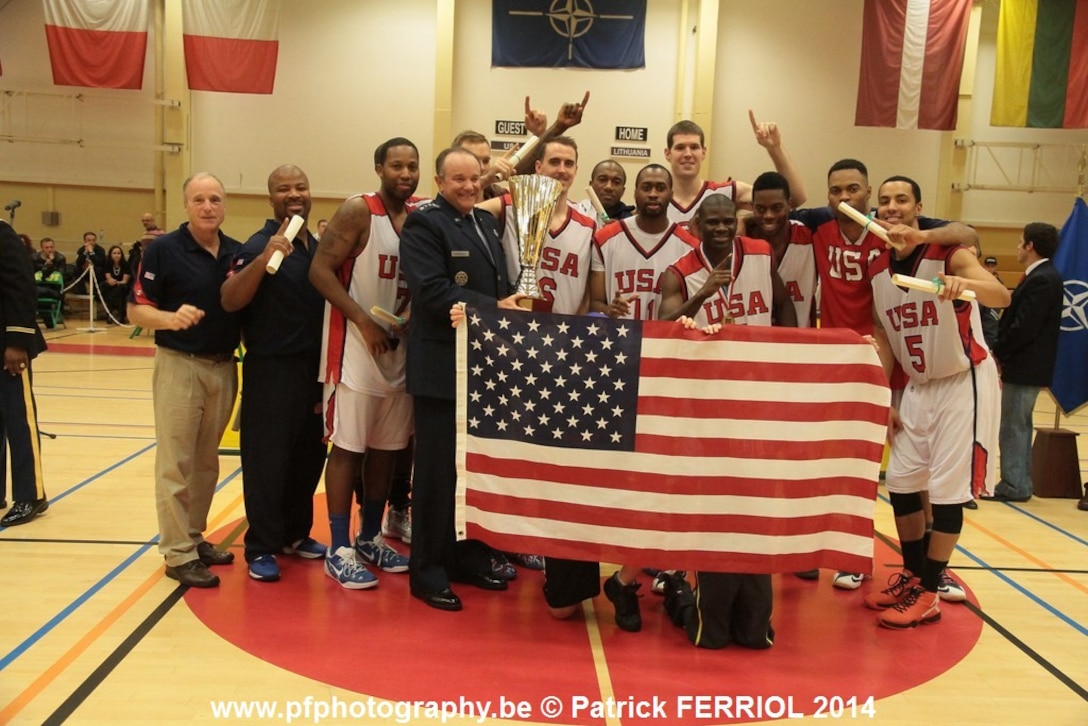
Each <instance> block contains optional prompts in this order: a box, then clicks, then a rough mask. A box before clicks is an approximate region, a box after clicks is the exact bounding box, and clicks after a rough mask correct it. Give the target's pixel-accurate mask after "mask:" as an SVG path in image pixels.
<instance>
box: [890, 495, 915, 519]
mask: <svg viewBox="0 0 1088 726" xmlns="http://www.w3.org/2000/svg"><path fill="white" fill-rule="evenodd" d="M888 499H890V500H891V503H892V511H893V512H894V513H895V516H897V517H906V516H907V515H909V514H914V513H915V512H920V511H922V493H921V492H911V493H910V494H897V493H895V492H888Z"/></svg>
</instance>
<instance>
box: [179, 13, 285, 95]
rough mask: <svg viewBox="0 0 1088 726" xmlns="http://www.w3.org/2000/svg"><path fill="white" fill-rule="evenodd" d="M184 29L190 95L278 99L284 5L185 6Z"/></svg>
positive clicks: (183, 14) (183, 15) (186, 69)
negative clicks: (250, 95)
mask: <svg viewBox="0 0 1088 726" xmlns="http://www.w3.org/2000/svg"><path fill="white" fill-rule="evenodd" d="M182 26H183V30H184V41H185V71H186V73H187V75H188V77H189V88H190V89H192V90H194V91H223V92H227V93H272V89H273V86H274V85H275V83H276V60H277V58H278V56H279V0H184V4H183V5H182Z"/></svg>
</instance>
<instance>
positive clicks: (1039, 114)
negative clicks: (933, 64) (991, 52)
mask: <svg viewBox="0 0 1088 726" xmlns="http://www.w3.org/2000/svg"><path fill="white" fill-rule="evenodd" d="M990 124H991V125H993V126H1029V127H1033V128H1051V129H1056V128H1066V129H1070V128H1088V0H1002V2H1001V16H1000V19H999V20H998V27H997V72H996V75H995V78H994V105H993V109H992V110H991V113H990Z"/></svg>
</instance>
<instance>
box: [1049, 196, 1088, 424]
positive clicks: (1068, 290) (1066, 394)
mask: <svg viewBox="0 0 1088 726" xmlns="http://www.w3.org/2000/svg"><path fill="white" fill-rule="evenodd" d="M1058 240H1059V241H1058V251H1057V253H1055V255H1054V267H1055V268H1057V270H1058V272H1060V273H1061V275H1062V280H1064V281H1065V299H1064V300H1063V302H1062V327H1061V332H1060V333H1059V334H1058V359H1057V363H1056V365H1055V366H1054V378H1053V379H1051V383H1050V392H1051V393H1053V394H1054V398H1055V399H1056V400H1057V401H1058V405H1059V406H1061V407H1062V410H1063V411H1065V413H1066V414H1071V413H1073V411H1074V410H1076V409H1078V408H1080V407H1081V406H1083V405H1084V404H1085V403H1088V363H1085V361H1088V205H1086V204H1085V203H1084V199H1083V198H1080V197H1078V198H1077V201H1076V203H1075V204H1074V205H1073V213H1072V214H1070V215H1069V219H1067V220H1066V221H1065V224H1064V225H1062V231H1061V234H1060V235H1059V237H1058Z"/></svg>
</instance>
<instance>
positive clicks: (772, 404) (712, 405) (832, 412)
mask: <svg viewBox="0 0 1088 726" xmlns="http://www.w3.org/2000/svg"><path fill="white" fill-rule="evenodd" d="M724 408H725V406H724V405H723V402H722V401H721V400H719V399H713V400H710V401H698V400H688V401H687V402H686V403H685V410H684V413H685V415H686V416H687V417H688V418H689V419H699V418H719V417H720V416H721V415H722V411H723V409H724ZM638 410H639V413H644V414H648V415H668V414H670V413H672V412H674V411H675V410H676V402H675V400H674V399H672V398H665V397H658V396H645V397H643V398H642V399H641V401H640V403H639V408H638ZM727 410H728V412H729V417H730V418H731V419H734V420H744V421H758V420H763V419H767V420H770V421H774V422H787V421H804V422H807V423H826V422H834V421H845V420H849V419H851V418H853V419H854V420H857V421H864V422H869V423H876V424H881V425H883V423H887V420H888V410H887V409H886V408H884V407H882V406H879V405H877V404H867V403H852V402H850V403H848V402H844V401H828V402H815V403H813V402H808V401H741V400H732V401H729V402H728V409H727Z"/></svg>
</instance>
